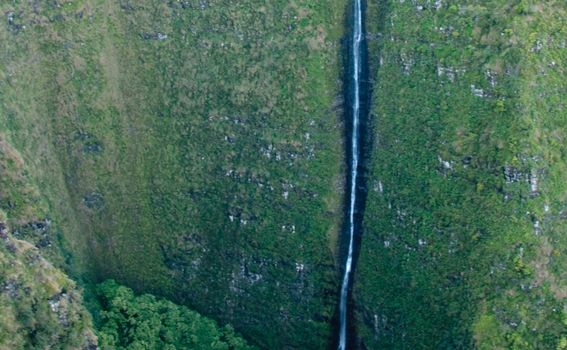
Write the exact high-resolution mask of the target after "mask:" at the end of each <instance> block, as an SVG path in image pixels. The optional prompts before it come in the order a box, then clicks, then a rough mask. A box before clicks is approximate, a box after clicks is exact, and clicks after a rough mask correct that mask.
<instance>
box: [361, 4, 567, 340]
mask: <svg viewBox="0 0 567 350" xmlns="http://www.w3.org/2000/svg"><path fill="white" fill-rule="evenodd" d="M566 15H567V6H566V3H565V2H564V1H546V2H538V1H513V0H490V1H481V2H478V1H456V2H455V1H453V2H445V1H435V2H433V1H421V0H417V1H405V2H404V1H389V0H385V1H370V2H369V18H368V31H369V35H368V37H369V38H370V40H371V51H370V56H371V60H372V65H373V67H374V69H375V71H374V80H375V85H374V96H373V97H374V100H373V109H372V122H373V124H374V131H373V135H374V145H373V149H372V160H371V166H370V174H369V190H370V193H369V195H368V203H367V208H366V213H365V223H364V232H363V237H362V245H361V253H360V261H359V263H358V271H357V272H358V274H357V276H356V281H357V285H356V291H355V296H356V300H357V308H358V318H359V323H358V326H359V327H358V330H359V332H360V334H359V335H360V341H361V343H362V344H364V346H366V347H367V348H373V349H374V348H380V349H387V348H407V349H463V348H479V349H555V348H560V349H563V348H564V347H565V344H566V343H565V340H566V338H565V336H566V335H567V328H566V325H565V319H566V318H567V316H566V314H565V310H566V305H565V300H566V297H567V284H566V283H567V278H566V277H567V275H566V271H567V255H566V254H565V247H566V244H567V236H566V235H565V232H566V230H567V221H566V220H565V218H566V215H565V213H566V211H567V186H566V183H567V178H566V174H567V172H566V171H565V169H566V166H567V157H566V154H567V143H566V142H565V140H566V137H567V134H566V131H567V114H566V113H565V93H566V91H567V84H566V83H565V82H566V81H567V79H566V78H567V76H566V72H565V65H566V62H567V56H566V55H567V53H566V50H565V37H566V35H567V31H566V30H567V28H566V27H565V18H566Z"/></svg>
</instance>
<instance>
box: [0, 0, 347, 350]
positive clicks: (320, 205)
mask: <svg viewBox="0 0 567 350" xmlns="http://www.w3.org/2000/svg"><path fill="white" fill-rule="evenodd" d="M345 4H346V2H345V1H342V0H341V1H334V2H331V3H329V2H327V1H322V0H317V1H311V0H310V1H287V0H286V1H284V0H278V1H273V2H270V4H269V5H268V4H266V2H265V1H260V0H246V1H200V0H190V1H161V0H159V1H158V0H144V1H129V0H121V1H96V0H74V1H69V0H63V1H62V0H59V1H49V2H41V1H31V2H30V1H19V0H17V1H9V2H3V3H2V4H0V13H2V14H3V16H4V17H3V19H2V21H0V42H2V50H0V132H1V133H2V135H3V136H2V137H3V139H4V140H6V141H7V142H9V143H10V144H12V145H13V146H14V148H15V149H17V150H18V151H19V152H20V154H21V157H22V159H23V160H24V161H25V162H26V164H27V169H28V172H27V174H26V178H27V179H28V180H29V181H30V182H31V183H33V185H34V186H35V188H36V189H37V192H36V193H37V198H38V200H41V201H43V202H44V205H43V209H42V211H41V212H40V213H39V214H38V219H40V220H44V219H45V218H48V219H49V222H50V225H51V226H50V227H52V230H51V234H52V236H50V237H53V239H52V247H53V246H55V245H56V246H57V249H59V247H61V248H62V249H63V251H64V253H61V254H59V256H60V257H64V259H62V258H58V257H57V256H56V254H52V255H53V256H54V259H55V260H56V261H57V264H58V265H59V266H63V267H65V269H66V270H67V271H70V273H71V274H72V275H73V276H75V277H76V278H81V279H86V280H90V281H101V280H104V279H107V278H114V279H116V280H117V281H118V282H119V283H122V284H125V285H127V286H129V287H132V288H133V289H134V290H136V291H144V292H152V293H154V294H156V295H160V296H165V297H168V298H170V299H172V300H174V301H176V302H179V303H183V304H185V305H188V306H190V307H192V308H194V309H195V310H197V311H199V312H200V313H202V314H204V315H207V316H210V317H213V318H214V319H215V320H216V321H218V322H219V323H220V324H223V325H224V324H227V323H231V324H234V326H235V328H236V329H237V330H238V331H239V332H240V333H242V334H243V335H245V336H246V337H247V338H248V339H250V340H251V342H253V343H254V344H257V345H260V346H263V347H266V348H282V347H283V346H284V344H285V346H290V347H296V348H322V347H325V346H326V344H327V342H328V340H329V339H330V337H331V334H330V330H331V327H330V320H331V317H332V315H333V313H334V309H335V303H336V291H337V283H338V282H337V281H338V278H337V275H336V271H335V254H336V241H337V233H338V227H339V223H340V221H341V218H342V215H341V209H340V203H341V202H340V200H341V193H342V189H341V183H342V179H341V176H342V175H341V165H342V154H343V151H342V147H341V142H340V141H339V140H341V136H342V130H341V128H340V117H341V116H340V113H339V112H340V111H339V110H338V107H337V106H340V82H339V79H338V77H339V72H340V64H339V48H340V38H341V36H342V30H343V28H342V26H343V21H342V20H343V18H342V16H343V10H344V7H345ZM12 186H15V185H12ZM34 198H35V197H34ZM4 203H5V202H4V201H3V200H2V205H4ZM34 203H36V202H35V199H34ZM37 203H39V202H37ZM34 234H35V233H34V232H30V233H29V234H28V233H27V234H26V235H28V236H32V235H34ZM41 249H43V250H46V249H47V247H46V248H41ZM50 249H51V248H50ZM52 249H54V250H55V248H52ZM55 260H54V261H55Z"/></svg>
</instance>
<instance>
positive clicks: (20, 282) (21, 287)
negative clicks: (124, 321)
mask: <svg viewBox="0 0 567 350" xmlns="http://www.w3.org/2000/svg"><path fill="white" fill-rule="evenodd" d="M5 219H6V218H4V217H2V216H1V215H0V288H1V289H0V349H12V350H18V349H96V348H97V339H96V337H95V335H94V329H93V325H92V321H91V316H90V314H89V313H88V311H87V310H86V309H85V307H84V306H83V304H82V297H81V294H80V291H79V289H78V288H77V287H76V285H75V283H74V282H73V281H71V280H70V279H69V278H68V277H67V276H66V275H65V274H64V273H63V272H61V271H60V270H58V269H56V268H55V267H53V266H52V265H51V264H50V263H48V262H47V261H46V260H45V259H44V258H43V257H42V256H41V255H40V254H39V252H38V249H37V248H35V247H33V246H32V245H31V244H30V243H28V242H26V241H22V240H18V239H15V238H13V237H12V235H11V234H10V233H9V232H8V228H7V227H6V225H5V222H6V221H5Z"/></svg>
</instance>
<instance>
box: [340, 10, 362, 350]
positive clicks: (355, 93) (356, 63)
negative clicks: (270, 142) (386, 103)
mask: <svg viewBox="0 0 567 350" xmlns="http://www.w3.org/2000/svg"><path fill="white" fill-rule="evenodd" d="M361 2H362V0H354V4H353V6H354V9H353V16H354V18H353V19H354V20H353V25H352V31H353V32H352V44H351V47H350V50H349V51H350V52H349V55H350V56H351V57H350V60H351V63H352V68H351V71H350V74H351V77H350V84H351V89H352V95H351V99H352V100H351V101H349V102H350V106H351V107H352V111H351V113H352V114H351V117H352V133H351V135H350V142H351V147H350V150H351V154H350V157H349V158H350V179H349V184H348V185H349V186H348V188H349V190H350V192H349V197H350V200H349V207H348V220H347V231H346V233H347V234H348V253H347V254H348V255H347V257H346V260H345V265H344V275H343V280H342V285H341V294H340V302H339V347H338V349H339V350H346V349H347V306H348V298H349V287H350V282H351V281H350V280H351V273H352V265H353V254H354V243H355V232H356V231H355V225H356V220H355V210H356V207H357V184H358V177H359V176H358V175H359V174H358V168H359V158H360V77H361V73H362V40H363V35H362V30H363V28H362V3H361Z"/></svg>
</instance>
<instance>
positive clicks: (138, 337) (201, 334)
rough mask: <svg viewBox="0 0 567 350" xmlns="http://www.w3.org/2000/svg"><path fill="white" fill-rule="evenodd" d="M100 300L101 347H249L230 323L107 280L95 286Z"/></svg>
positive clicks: (157, 349)
mask: <svg viewBox="0 0 567 350" xmlns="http://www.w3.org/2000/svg"><path fill="white" fill-rule="evenodd" d="M96 297H97V299H98V301H99V303H100V307H101V310H99V318H100V320H99V323H100V325H99V327H97V328H98V336H99V342H100V346H101V348H102V349H117V350H120V349H128V350H142V349H155V350H174V349H203V350H206V349H216V350H252V349H253V348H252V347H250V346H248V345H247V344H246V342H245V341H244V340H243V339H242V338H240V337H238V336H237V335H236V334H235V333H234V330H233V329H232V327H230V326H226V327H223V328H220V327H219V326H218V325H217V324H216V323H215V322H214V321H212V320H211V319H208V318H206V317H203V316H201V315H199V314H198V313H196V312H194V311H191V310H189V309H188V308H186V307H184V306H179V305H176V304H174V303H172V302H170V301H166V300H164V299H157V298H156V297H155V296H153V295H150V294H144V295H141V296H135V295H134V292H133V291H132V290H131V289H129V288H127V287H124V286H120V285H118V284H117V283H116V282H115V281H114V280H108V281H106V282H104V283H101V284H99V285H98V286H97V287H96Z"/></svg>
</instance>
